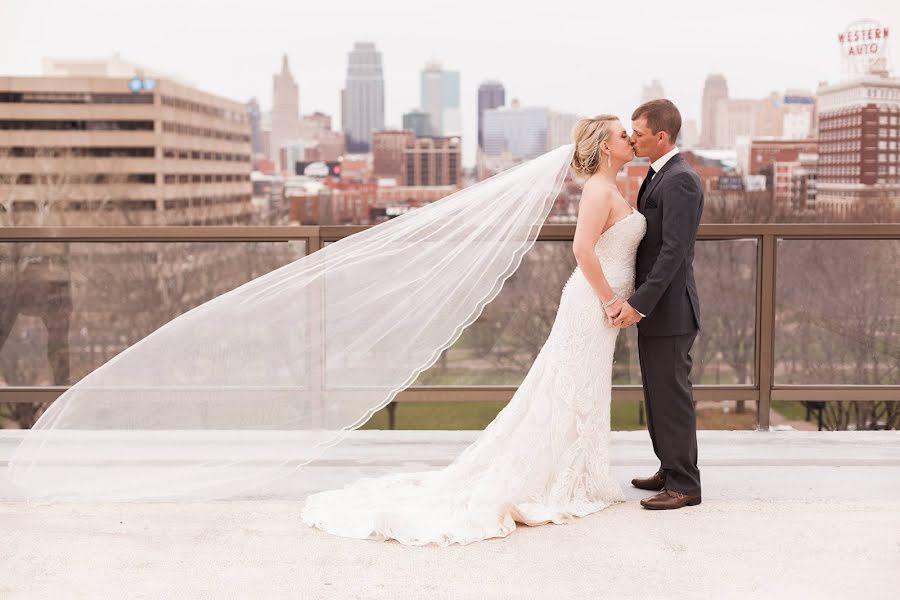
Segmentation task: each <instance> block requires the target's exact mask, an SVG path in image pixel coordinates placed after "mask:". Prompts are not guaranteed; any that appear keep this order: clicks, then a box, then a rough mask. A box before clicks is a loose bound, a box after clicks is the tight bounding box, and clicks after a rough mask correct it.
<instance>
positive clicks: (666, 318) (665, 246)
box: [628, 154, 703, 336]
mask: <svg viewBox="0 0 900 600" xmlns="http://www.w3.org/2000/svg"><path fill="white" fill-rule="evenodd" d="M638 210H639V211H640V212H641V214H643V215H644V217H645V218H646V219H647V232H646V234H645V235H644V238H643V240H641V243H640V245H639V246H638V250H637V265H636V270H635V288H636V289H635V292H634V294H632V295H631V298H629V299H628V303H629V304H630V305H631V306H633V307H634V308H635V309H637V310H638V311H639V312H641V313H643V314H645V315H647V316H646V317H644V318H643V319H641V320H640V321H638V324H637V327H638V332H639V333H640V334H642V335H651V336H663V335H681V334H685V333H691V332H694V331H697V330H698V329H700V297H699V296H698V294H697V284H696V283H695V281H694V265H693V263H694V241H695V240H696V238H697V228H698V227H699V226H700V215H701V213H702V212H703V186H702V184H701V183H700V178H699V177H697V174H696V173H695V172H694V170H693V169H691V167H690V165H689V164H688V163H687V161H686V160H685V159H684V157H682V156H681V154H676V155H675V156H673V157H672V158H671V159H669V161H668V162H667V163H666V164H665V165H663V168H662V169H660V170H659V173H657V174H656V176H655V177H653V179H652V180H651V181H650V183H649V184H647V187H646V189H645V190H644V193H643V194H642V195H641V197H640V198H639V199H638Z"/></svg>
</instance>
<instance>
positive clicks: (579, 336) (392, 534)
mask: <svg viewBox="0 0 900 600" xmlns="http://www.w3.org/2000/svg"><path fill="white" fill-rule="evenodd" d="M646 228H647V223H646V220H645V219H644V216H643V215H642V214H641V213H639V212H638V211H636V210H634V209H632V212H631V214H629V215H628V216H627V217H624V218H622V219H620V220H619V221H617V222H616V223H615V224H613V225H612V227H611V228H609V229H608V230H607V231H605V232H604V233H603V234H602V235H601V236H600V239H599V240H598V241H597V245H596V253H597V256H598V257H599V259H600V263H601V265H602V267H603V272H604V274H605V276H606V278H607V280H608V281H609V284H610V286H611V287H612V289H613V291H615V293H616V294H617V295H618V296H619V297H620V298H627V297H628V296H630V295H631V293H632V292H633V291H634V276H635V254H636V252H637V247H638V244H639V243H640V241H641V239H642V238H643V236H644V233H645V231H646ZM619 331H620V330H619V329H618V328H615V327H612V326H610V325H609V324H608V322H607V320H606V317H605V314H604V311H603V309H602V308H601V306H600V301H599V299H598V298H597V295H596V294H595V293H594V290H593V289H592V288H591V286H590V284H589V283H588V281H587V279H585V277H584V275H583V274H582V273H581V270H580V269H579V268H578V267H576V268H575V270H574V271H573V272H572V274H571V276H570V277H569V280H568V281H567V282H566V285H565V287H564V288H563V291H562V295H561V298H560V303H559V309H558V311H557V313H556V318H555V320H554V323H553V326H552V328H551V330H550V334H549V336H548V337H547V340H546V342H545V343H544V346H543V347H542V348H541V350H540V352H539V354H538V355H537V357H536V358H535V360H534V363H533V364H532V366H531V369H530V370H529V371H528V373H527V375H526V376H525V379H524V380H523V381H522V383H521V385H520V386H519V388H518V389H517V390H516V392H515V394H514V395H513V397H512V399H511V400H510V402H509V403H508V404H507V405H506V406H505V407H504V408H503V410H501V411H500V413H499V414H498V415H497V417H496V418H495V419H494V420H493V421H492V422H491V423H490V424H489V425H488V426H487V427H486V428H485V429H484V431H483V432H482V433H481V434H480V435H479V436H478V438H477V439H476V440H475V441H474V442H473V443H472V444H470V445H469V446H468V447H467V448H466V449H465V450H463V452H462V453H461V454H460V455H459V456H458V457H457V458H456V459H455V460H454V461H453V462H452V463H450V464H449V465H448V466H446V467H444V468H442V469H439V470H434V471H425V472H416V473H399V474H389V475H384V476H381V477H368V478H362V479H359V480H357V481H354V482H353V483H350V484H348V485H347V486H345V487H344V488H341V489H336V490H328V491H323V492H318V493H315V494H312V495H310V496H308V497H307V498H306V502H305V504H304V506H303V509H302V511H301V518H302V520H303V522H304V523H305V524H306V525H309V526H313V527H317V528H319V529H322V530H324V531H327V532H329V533H332V534H335V535H339V536H344V537H352V538H360V539H374V540H390V539H394V540H397V541H399V542H401V543H403V544H408V545H424V544H429V543H433V544H438V545H440V546H447V545H450V544H454V543H457V544H469V543H472V542H476V541H479V540H484V539H487V538H492V537H502V536H506V535H509V533H510V532H512V531H513V530H514V529H515V528H516V523H517V522H519V523H523V524H526V525H540V524H544V523H549V522H553V523H565V522H569V521H571V520H573V519H574V518H575V517H583V516H585V515H588V514H590V513H593V512H596V511H599V510H602V509H604V508H606V507H608V506H610V505H612V504H614V503H617V502H623V501H624V500H625V495H624V493H623V491H622V488H621V487H620V486H619V483H618V482H617V481H615V480H614V479H613V478H612V476H611V475H610V470H609V445H610V399H611V386H612V363H613V350H614V348H615V344H616V337H617V336H618V334H619Z"/></svg>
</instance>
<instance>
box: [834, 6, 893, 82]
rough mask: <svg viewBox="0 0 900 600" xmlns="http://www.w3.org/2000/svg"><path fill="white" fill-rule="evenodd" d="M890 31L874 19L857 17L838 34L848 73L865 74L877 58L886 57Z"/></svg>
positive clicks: (845, 68)
mask: <svg viewBox="0 0 900 600" xmlns="http://www.w3.org/2000/svg"><path fill="white" fill-rule="evenodd" d="M890 34H891V31H890V29H889V28H887V27H883V26H882V25H881V23H879V22H878V21H876V20H874V19H859V20H857V21H853V22H852V23H850V25H848V26H847V29H845V30H844V31H842V32H840V33H839V34H838V44H840V47H841V56H842V57H843V60H844V70H845V72H846V73H847V74H848V75H865V74H866V73H868V72H869V68H870V67H871V66H872V65H873V64H874V63H875V62H876V61H877V60H879V59H881V58H885V59H886V57H887V42H888V38H889V37H890Z"/></svg>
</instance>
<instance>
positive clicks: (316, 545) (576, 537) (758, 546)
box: [0, 430, 900, 600]
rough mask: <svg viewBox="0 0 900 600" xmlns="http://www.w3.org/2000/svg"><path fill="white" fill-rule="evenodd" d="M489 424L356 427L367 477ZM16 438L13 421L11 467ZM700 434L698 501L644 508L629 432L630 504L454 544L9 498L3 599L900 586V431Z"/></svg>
mask: <svg viewBox="0 0 900 600" xmlns="http://www.w3.org/2000/svg"><path fill="white" fill-rule="evenodd" d="M479 433H480V432H477V431H358V432H354V436H358V438H359V442H360V443H368V444H371V447H372V450H373V454H374V455H377V456H378V457H379V459H380V460H379V461H376V462H377V466H373V467H371V470H365V469H363V470H360V471H359V474H360V475H373V474H378V473H379V472H381V471H383V470H386V469H392V470H395V471H396V470H398V469H402V470H422V469H427V468H436V467H439V466H440V465H442V464H446V463H448V462H450V460H452V458H453V457H454V456H456V455H457V454H458V453H459V452H460V451H461V450H462V449H463V448H464V447H465V446H466V445H468V444H469V443H470V442H471V441H472V440H473V439H474V438H475V437H476V436H477V435H478V434H479ZM17 435H20V434H17V433H16V432H14V431H10V430H0V470H2V467H3V466H4V465H5V461H6V459H7V458H8V456H9V451H10V450H11V449H12V447H13V446H14V443H15V440H16V439H17V437H16V436H17ZM698 443H699V463H700V469H701V478H702V484H703V503H702V504H701V505H699V506H696V507H686V508H683V509H680V510H674V511H649V510H645V509H643V508H641V507H640V505H639V504H638V500H639V499H640V498H643V497H646V496H649V495H652V492H644V491H642V490H638V489H635V488H633V487H631V485H630V480H631V478H632V477H635V476H649V475H650V474H652V473H653V471H654V470H655V469H656V467H657V466H658V463H657V461H656V457H655V456H654V455H653V450H652V447H651V444H650V438H649V436H648V434H647V432H646V431H633V432H614V433H613V441H612V446H613V447H612V471H613V474H614V475H615V476H616V477H617V478H618V480H619V481H620V482H621V483H622V486H623V488H624V489H625V490H626V493H627V495H628V501H627V502H625V503H622V504H617V505H614V506H612V507H610V508H608V509H606V510H603V511H600V512H598V513H595V514H592V515H589V516H587V517H585V518H583V519H579V520H576V521H575V522H573V523H570V524H566V525H552V524H551V525H544V526H540V527H519V528H518V529H517V530H515V531H513V532H512V533H511V534H510V535H509V536H507V537H505V538H496V539H490V540H486V541H483V542H478V543H475V544H470V545H467V546H458V545H455V546H450V547H447V548H440V547H437V546H423V547H408V546H402V545H400V544H397V543H396V542H387V543H385V542H376V541H370V540H354V539H346V538H341V537H335V536H332V535H329V534H327V533H324V532H321V531H318V530H315V529H310V528H307V527H306V526H304V525H303V524H302V522H301V521H300V507H301V502H300V501H295V500H291V501H289V500H266V501H247V500H240V501H237V500H236V501H219V502H192V503H187V502H186V503H177V504H176V503H164V502H147V503H97V504H85V503H72V504H51V505H32V504H26V503H24V502H15V501H11V502H2V503H0V530H2V534H0V535H2V539H3V543H2V544H0V598H3V599H16V598H52V599H63V598H65V599H69V598H91V599H105V598H116V599H118V598H166V599H170V598H171V599H174V598H216V599H218V598H253V599H269V598H304V599H305V598H310V599H313V598H316V599H317V598H391V599H406V598H454V599H456V598H459V599H463V598H466V599H468V598H471V599H493V598H497V599H500V598H503V599H506V598H549V599H568V598H682V599H683V598H723V599H730V598H751V597H752V598H767V599H768V598H817V599H821V598H850V597H856V598H865V599H867V600H869V599H877V598H896V597H897V594H898V575H900V432H897V431H874V432H805V431H769V432H760V431H700V432H698ZM409 457H416V460H415V461H411V460H409ZM423 465H424V466H423ZM331 468H340V466H339V465H338V466H333V467H331Z"/></svg>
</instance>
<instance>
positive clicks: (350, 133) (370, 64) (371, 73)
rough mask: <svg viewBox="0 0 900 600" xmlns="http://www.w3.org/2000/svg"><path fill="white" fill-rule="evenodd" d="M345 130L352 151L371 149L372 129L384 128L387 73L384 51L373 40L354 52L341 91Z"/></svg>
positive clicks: (351, 54)
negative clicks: (382, 58) (385, 72)
mask: <svg viewBox="0 0 900 600" xmlns="http://www.w3.org/2000/svg"><path fill="white" fill-rule="evenodd" d="M341 124H342V127H341V129H342V130H343V131H344V134H345V136H346V147H347V151H348V152H356V153H358V152H369V151H370V149H371V146H372V132H374V131H381V130H382V129H384V74H383V72H382V66H381V52H379V51H378V50H376V49H375V44H373V43H372V42H357V43H356V44H355V45H354V46H353V50H352V51H351V52H350V54H349V57H348V64H347V80H346V83H345V87H344V89H343V90H342V91H341Z"/></svg>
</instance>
